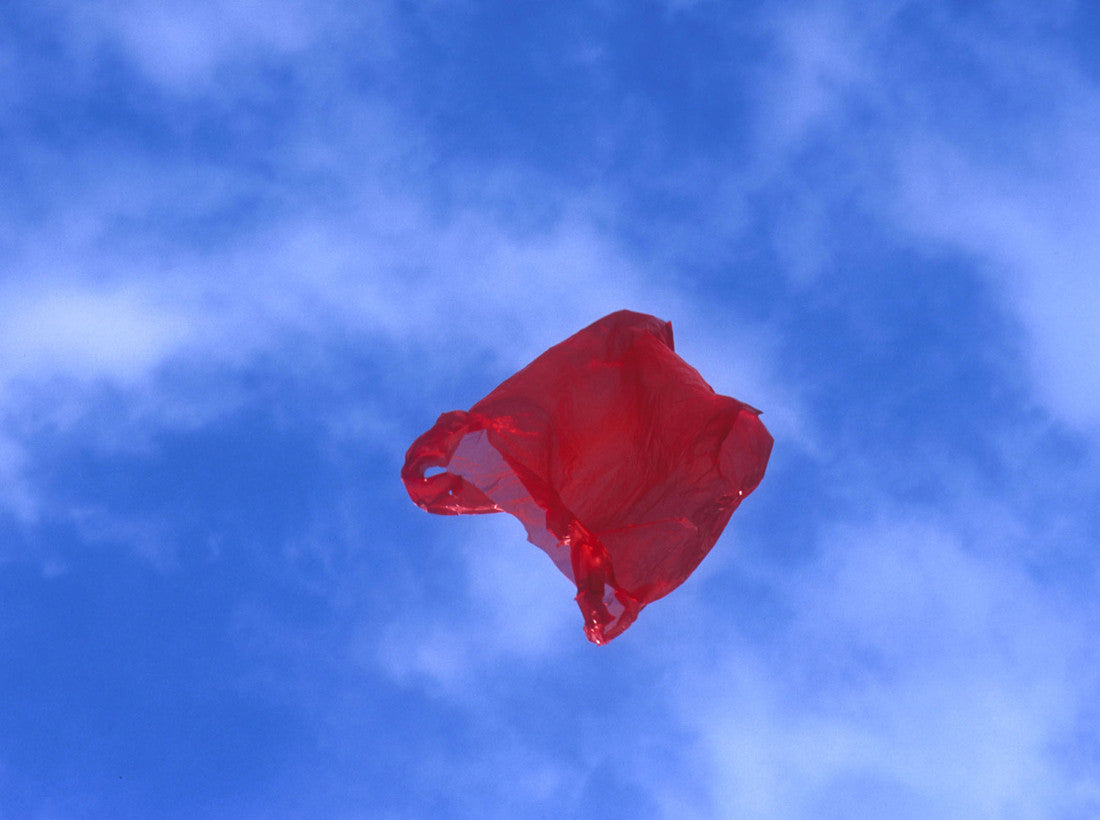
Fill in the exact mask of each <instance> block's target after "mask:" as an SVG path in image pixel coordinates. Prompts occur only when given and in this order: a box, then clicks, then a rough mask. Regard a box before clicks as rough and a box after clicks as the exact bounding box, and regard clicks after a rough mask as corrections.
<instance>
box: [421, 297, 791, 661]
mask: <svg viewBox="0 0 1100 820" xmlns="http://www.w3.org/2000/svg"><path fill="white" fill-rule="evenodd" d="M759 412H760V411H758V410H754V409H753V408H752V407H750V406H748V405H747V404H742V403H741V402H739V401H737V400H736V399H732V398H730V397H728V396H720V395H718V394H717V393H715V392H714V390H713V389H711V387H710V385H708V384H707V383H706V382H705V381H704V380H703V378H702V376H700V375H699V373H698V372H697V371H696V370H695V369H694V368H693V367H691V366H690V365H688V364H687V363H686V362H685V361H684V360H683V359H681V358H680V357H679V356H678V355H676V353H675V352H674V350H673V343H672V325H671V324H670V323H669V322H664V321H661V320H660V319H657V318H655V317H653V316H648V315H646V314H642V313H633V312H631V311H626V310H622V311H619V312H617V313H612V314H611V315H609V316H605V317H604V318H603V319H600V320H599V321H598V322H595V323H594V324H592V325H590V326H589V327H586V328H585V329H584V330H582V331H580V332H579V333H577V334H575V335H573V336H571V337H570V338H568V339H566V340H565V341H564V342H562V343H561V344H558V345H555V346H554V347H552V348H550V349H549V350H547V351H546V352H545V353H543V354H542V355H541V356H539V357H538V358H537V359H535V360H534V361H533V362H531V364H529V365H527V367H525V368H523V369H522V370H520V371H519V372H518V373H516V374H515V375H514V376H512V377H511V378H509V379H507V380H506V381H504V382H503V383H502V384H501V385H500V386H499V387H497V388H496V389H495V390H493V391H492V392H491V393H490V394H489V395H487V396H486V397H485V398H483V399H482V400H481V401H479V402H478V403H477V404H475V405H474V406H473V407H472V408H470V410H469V412H464V411H461V410H455V411H453V412H450V413H444V414H443V415H442V416H440V417H439V420H438V421H437V422H436V423H435V426H433V427H432V428H431V429H430V430H428V431H427V432H426V433H424V434H423V435H422V436H420V437H419V438H418V439H417V440H416V441H415V442H413V444H412V446H411V447H410V448H409V451H408V453H407V455H406V458H405V466H404V468H403V469H402V471H401V477H402V479H403V481H404V482H405V487H406V489H407V490H408V492H409V495H410V496H411V497H412V499H413V501H415V502H416V504H417V505H419V506H420V507H422V508H424V509H425V510H427V511H428V512H433V513H441V514H447V515H456V514H463V513H492V512H507V513H511V514H512V515H514V516H515V517H516V518H518V519H519V520H520V521H521V522H523V525H524V527H525V528H526V529H527V535H528V539H529V540H530V541H531V542H532V543H533V544H535V545H537V546H538V547H540V548H541V549H543V550H544V551H545V552H546V553H547V554H548V555H549V556H550V558H551V559H552V560H553V561H554V563H555V564H556V565H557V566H558V568H559V569H560V570H561V571H562V572H563V573H564V574H565V575H566V576H567V577H568V578H569V579H570V580H571V581H573V582H574V583H575V584H576V587H577V595H576V601H577V604H578V605H579V606H580V609H581V613H582V614H583V616H584V631H585V634H586V635H587V636H588V639H589V640H590V641H592V642H593V643H596V644H603V643H606V642H607V641H609V640H611V639H612V638H614V637H615V636H617V635H619V634H621V633H622V632H623V630H625V629H626V628H627V627H629V626H630V625H631V624H632V623H633V622H634V620H635V618H637V617H638V613H639V612H640V611H641V609H642V607H644V606H645V605H646V604H649V603H651V602H652V601H655V600H657V599H658V598H661V597H662V596H664V595H667V594H668V593H669V592H671V591H672V590H673V589H675V588H676V587H677V586H679V585H680V584H681V583H683V581H684V580H685V579H686V578H687V577H688V576H689V575H690V574H691V573H692V571H693V570H694V569H695V567H697V566H698V565H699V562H700V561H702V560H703V558H704V557H705V556H706V554H707V553H708V552H709V551H710V548H711V547H712V546H713V545H714V542H715V541H717V540H718V536H719V535H721V534H722V530H723V529H724V528H725V526H726V523H727V522H728V521H729V518H730V515H731V514H732V513H733V511H734V510H735V509H737V506H738V505H739V504H740V503H741V501H742V500H743V499H744V497H745V496H747V495H748V494H749V493H751V492H752V491H753V490H754V489H755V488H756V486H757V485H758V484H759V483H760V481H761V479H762V478H763V477H764V468H765V467H766V466H767V463H768V457H769V455H770V454H771V449H772V437H771V435H769V433H768V431H767V430H766V429H765V428H764V425H763V424H762V423H761V422H760V420H759V418H758V415H759ZM433 467H437V468H438V467H441V468H443V469H444V471H443V472H439V473H437V474H434V475H430V476H426V475H425V472H426V471H428V470H430V469H431V468H433Z"/></svg>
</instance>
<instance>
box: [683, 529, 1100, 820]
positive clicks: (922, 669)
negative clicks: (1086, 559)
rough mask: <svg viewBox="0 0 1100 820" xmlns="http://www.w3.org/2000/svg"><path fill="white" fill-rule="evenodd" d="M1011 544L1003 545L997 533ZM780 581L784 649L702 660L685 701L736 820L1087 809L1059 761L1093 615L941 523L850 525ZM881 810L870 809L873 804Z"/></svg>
mask: <svg viewBox="0 0 1100 820" xmlns="http://www.w3.org/2000/svg"><path fill="white" fill-rule="evenodd" d="M995 537H996V536H995ZM820 546H821V557H820V559H819V560H817V561H816V562H814V563H813V564H812V565H810V566H809V567H807V568H806V569H805V570H804V571H802V572H801V573H799V574H798V575H797V576H796V577H795V578H794V579H792V580H787V579H783V578H777V579H776V580H775V583H776V584H778V585H782V586H783V587H785V591H784V594H785V596H787V595H789V596H790V597H789V600H790V602H791V604H792V606H793V612H794V616H793V620H792V621H791V623H790V624H789V626H787V627H785V628H784V635H783V638H782V640H781V641H780V642H779V643H776V644H771V645H766V646H757V645H753V644H749V643H746V642H736V643H735V646H734V648H733V649H732V650H731V651H730V653H729V654H728V656H727V659H726V660H725V661H722V662H717V663H716V662H714V659H713V658H711V659H708V660H707V661H706V662H703V661H701V660H700V661H699V665H698V666H697V667H694V668H692V666H690V665H689V666H687V667H685V668H684V671H685V672H686V673H687V677H686V680H687V681H688V682H687V683H681V685H678V686H676V687H675V692H674V693H671V694H672V698H673V708H674V709H675V710H677V711H678V712H679V713H680V714H681V715H682V716H683V719H684V720H685V722H686V724H687V726H688V727H689V728H690V729H691V730H692V731H694V732H696V733H698V737H699V738H700V746H699V747H698V749H697V753H698V755H699V759H700V763H701V765H704V766H705V767H706V770H707V771H708V777H707V779H706V782H708V783H709V784H710V787H711V789H712V794H711V796H712V800H713V804H714V805H713V807H712V810H715V809H716V810H717V811H718V813H719V814H721V815H722V816H745V815H751V816H767V817H818V816H823V814H824V816H850V815H851V814H853V813H859V812H860V811H861V806H862V807H863V809H862V810H866V809H867V807H868V806H869V805H874V801H879V804H878V805H877V806H876V807H875V808H874V810H873V813H876V814H881V815H883V816H914V817H915V816H928V815H929V814H931V815H934V816H943V817H954V816H958V817H967V816H997V815H1001V814H1004V813H1006V812H1008V813H1011V812H1015V811H1019V812H1022V813H1023V814H1024V815H1026V816H1038V815H1045V814H1047V813H1049V812H1050V811H1052V810H1053V809H1054V808H1055V807H1062V808H1064V809H1067V810H1072V809H1074V808H1077V809H1080V808H1082V807H1083V806H1084V805H1085V803H1081V802H1080V801H1081V800H1086V801H1087V799H1088V798H1087V794H1088V789H1090V788H1092V789H1094V788H1095V786H1096V785H1097V784H1096V783H1095V782H1093V783H1091V785H1089V786H1082V784H1081V783H1080V782H1079V781H1078V778H1077V774H1076V773H1075V772H1074V771H1073V769H1072V767H1071V766H1067V765H1066V764H1065V761H1064V760H1062V759H1060V758H1059V757H1058V755H1057V753H1056V751H1055V749H1056V748H1057V747H1058V745H1059V744H1064V743H1065V742H1066V741H1067V739H1069V738H1071V737H1072V736H1073V732H1074V731H1075V729H1076V726H1077V721H1078V720H1079V719H1080V715H1081V711H1080V710H1082V709H1084V708H1085V707H1086V706H1087V704H1088V703H1089V702H1090V695H1089V693H1090V692H1091V691H1092V689H1093V687H1094V686H1095V684H1096V682H1097V676H1098V673H1100V668H1098V666H1097V658H1096V657H1095V653H1092V652H1087V651H1085V650H1086V648H1087V647H1088V646H1089V642H1088V635H1089V626H1088V623H1089V618H1091V617H1092V615H1091V614H1090V613H1088V612H1087V611H1083V610H1081V609H1077V608H1073V607H1072V606H1071V607H1069V608H1066V606H1065V604H1064V602H1055V601H1053V600H1051V599H1050V598H1049V596H1048V594H1047V591H1046V590H1045V589H1043V588H1041V587H1040V586H1038V585H1037V584H1036V583H1035V582H1033V581H1032V580H1031V579H1030V578H1029V576H1028V575H1027V574H1026V573H1025V572H1024V571H1023V569H1022V568H1021V566H1020V565H1019V564H1018V563H1016V562H1012V561H1011V560H1009V559H1005V558H1004V553H1003V552H998V555H999V557H998V558H996V559H993V560H991V559H990V557H989V556H988V555H987V554H984V553H983V551H982V550H981V549H979V550H978V551H977V552H975V550H974V546H975V545H971V544H968V543H965V542H963V541H962V540H960V537H959V536H958V535H956V534H955V533H954V532H953V531H952V529H951V528H950V527H949V526H947V525H946V524H945V523H942V522H940V523H937V522H934V521H929V520H927V515H919V516H918V515H915V514H914V515H913V516H902V517H898V518H894V519H888V520H881V521H879V522H877V523H876V522H869V523H866V524H864V523H860V524H853V525H849V526H843V525H842V526H834V527H832V528H830V529H829V530H827V531H826V532H824V533H823V534H822V537H821V540H820ZM869 801H870V802H869Z"/></svg>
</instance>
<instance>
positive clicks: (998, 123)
mask: <svg viewBox="0 0 1100 820" xmlns="http://www.w3.org/2000/svg"><path fill="white" fill-rule="evenodd" d="M998 10H999V11H998V13H997V14H996V15H986V14H985V13H984V12H975V13H973V14H967V13H963V12H960V11H958V10H951V9H950V8H948V7H947V6H945V5H938V4H934V5H931V6H928V7H925V8H922V10H921V13H920V14H919V15H918V16H919V17H920V18H921V24H922V25H923V26H925V27H927V28H926V30H925V35H924V37H923V38H922V39H919V40H918V39H910V31H911V30H914V29H913V22H912V20H911V19H909V18H910V17H911V16H912V15H913V14H914V11H913V9H911V8H910V9H909V10H908V11H906V9H905V7H903V6H901V5H899V4H890V5H888V6H884V7H876V9H875V10H874V11H867V10H865V9H864V8H863V7H862V6H860V7H857V6H856V5H855V4H844V3H842V4H833V5H825V4H815V3H810V4H805V5H803V6H800V7H799V8H798V9H796V10H794V11H787V12H784V13H782V14H778V15H776V16H774V17H772V18H770V21H769V22H768V23H767V24H766V25H765V29H766V30H767V31H768V32H769V33H770V34H771V35H772V37H773V40H774V43H775V46H776V58H775V59H774V60H773V61H772V62H771V63H769V64H768V65H767V68H766V70H765V71H764V72H763V76H762V77H761V78H760V81H759V82H758V83H757V87H758V88H759V89H760V92H759V94H758V97H757V101H756V111H755V118H754V121H755V125H754V129H755V131H756V140H755V142H756V150H757V157H756V160H755V163H754V168H753V170H752V171H751V172H750V173H749V174H748V175H747V176H746V180H745V182H746V184H747V185H748V187H749V188H750V189H757V188H766V187H768V186H775V185H779V186H789V187H790V192H789V193H788V197H789V198H790V199H791V201H792V203H793V205H792V207H791V209H790V211H791V212H790V213H789V214H787V215H785V216H784V218H783V219H782V220H781V221H780V222H779V224H778V227H777V228H776V235H775V237H774V239H775V244H776V248H777V251H778V252H779V254H780V256H781V257H782V258H783V260H784V263H785V266H786V268H787V272H788V275H789V277H790V278H791V281H792V282H793V283H795V284H801V283H805V282H807V281H810V280H812V279H814V278H815V277H816V276H817V275H819V274H820V272H821V271H822V270H823V269H825V268H827V267H828V264H829V262H830V261H831V260H832V256H833V254H834V252H835V250H836V246H835V242H834V239H833V238H832V235H833V227H834V226H833V225H832V224H831V221H834V220H835V219H836V213H837V212H838V208H839V205H838V204H837V202H836V201H835V200H836V199H837V198H838V197H842V198H844V199H848V198H851V197H852V196H856V197H858V198H859V199H858V201H860V202H862V204H863V207H865V208H867V209H868V210H870V211H872V212H875V213H878V214H880V215H882V216H883V217H885V218H886V220H887V221H888V222H889V223H890V224H892V226H893V228H894V229H895V230H896V231H897V232H898V234H899V236H900V240H901V243H902V244H907V243H909V242H912V241H913V240H914V239H916V240H917V241H919V242H921V243H925V244H928V243H931V244H933V245H934V246H935V247H936V248H937V249H942V248H943V247H945V246H946V247H949V248H953V249H955V250H961V251H962V252H963V253H964V254H966V255H967V256H969V257H971V258H973V259H977V260H978V261H979V262H980V265H979V267H980V270H981V271H982V273H984V274H985V275H986V276H987V277H988V279H989V281H990V282H991V283H992V284H993V286H994V293H995V294H996V295H997V297H998V298H1000V299H1001V304H1002V305H1003V307H1004V308H1005V310H1006V311H1007V312H1008V313H1009V314H1010V315H1015V316H1017V317H1018V318H1019V319H1020V321H1021V324H1022V326H1023V328H1024V329H1025V331H1026V334H1027V339H1028V342H1029V345H1028V365H1029V368H1030V375H1031V379H1032V384H1033V387H1034V392H1035V396H1036V399H1037V401H1038V402H1039V403H1040V404H1042V405H1044V406H1046V407H1047V408H1049V409H1050V410H1051V411H1053V412H1054V413H1055V414H1056V415H1057V416H1058V417H1059V418H1061V419H1062V420H1064V421H1066V422H1068V423H1069V424H1071V425H1074V426H1076V427H1078V428H1079V429H1083V430H1089V431H1092V433H1094V434H1095V433H1096V432H1097V431H1100V381H1098V379H1100V375H1098V374H1100V336H1098V332H1097V330H1096V328H1097V327H1100V288H1098V287H1097V286H1096V275H1095V271H1096V270H1097V268H1098V267H1100V242H1098V241H1097V239H1096V236H1097V235H1100V225H1098V224H1097V217H1096V214H1097V213H1100V207H1098V205H1100V202H1098V198H1097V195H1096V191H1097V190H1100V176H1098V175H1097V172H1096V170H1095V169H1096V168H1097V167H1100V149H1098V147H1097V144H1096V140H1095V134H1096V133H1097V132H1098V129H1100V117H1097V115H1096V113H1095V112H1096V111H1098V110H1100V106H1098V102H1100V88H1098V87H1097V85H1096V84H1095V82H1093V81H1092V80H1091V79H1089V78H1088V77H1087V76H1086V75H1085V74H1084V73H1083V71H1082V70H1081V67H1080V66H1079V64H1078V63H1077V62H1076V58H1075V57H1074V55H1073V54H1072V53H1070V52H1069V50H1068V49H1069V45H1068V43H1067V42H1066V41H1065V40H1060V39H1057V38H1055V37H1053V36H1051V32H1052V31H1061V30H1064V28H1060V27H1064V26H1065V25H1066V24H1067V20H1068V19H1069V18H1070V16H1071V14H1070V12H1071V8H1070V6H1069V5H1067V4H1060V5H1059V6H1058V7H1056V8H1044V9H1043V10H1042V11H1038V12H1034V13H1033V12H1031V11H1026V12H1024V11H1022V10H1021V9H1019V8H1009V7H1002V6H998ZM1001 12H1004V13H1003V14H1002V13H1001ZM936 38H939V41H940V43H939V46H938V47H940V48H949V49H951V51H952V54H953V55H954V59H955V60H958V61H968V64H969V65H971V69H970V70H968V71H967V73H966V75H965V76H960V77H948V76H946V75H941V74H939V73H937V72H936V71H934V70H931V69H930V66H929V65H928V64H927V62H925V61H927V60H930V59H931V58H930V56H929V55H928V54H927V53H926V52H927V50H928V49H929V48H933V47H936V46H935V45H930V44H932V43H935V42H936ZM945 70H946V69H945ZM1008 134H1012V135H1015V138H1014V139H1013V140H1011V141H1009V140H1008V139H1007V135H1008ZM821 138H825V139H826V141H827V144H828V145H829V146H830V159H829V161H830V162H832V163H834V164H835V166H836V169H835V170H834V172H833V173H832V174H831V175H830V177H829V178H830V179H831V181H832V184H830V185H825V186H823V187H820V186H815V187H809V186H808V185H806V184H805V182H804V181H802V180H800V179H798V178H797V172H796V171H794V170H792V169H793V168H794V167H795V164H794V163H795V161H796V160H797V159H798V158H799V157H800V156H801V152H803V151H804V150H805V149H806V147H807V146H808V145H810V144H812V143H813V140H815V139H821Z"/></svg>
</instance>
